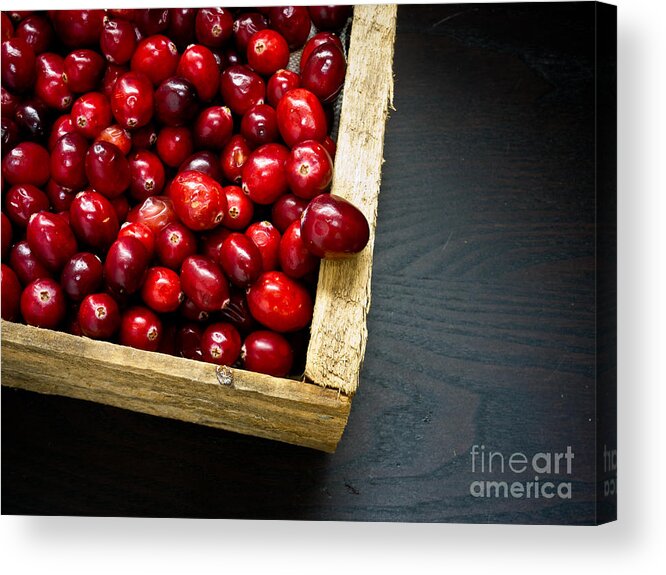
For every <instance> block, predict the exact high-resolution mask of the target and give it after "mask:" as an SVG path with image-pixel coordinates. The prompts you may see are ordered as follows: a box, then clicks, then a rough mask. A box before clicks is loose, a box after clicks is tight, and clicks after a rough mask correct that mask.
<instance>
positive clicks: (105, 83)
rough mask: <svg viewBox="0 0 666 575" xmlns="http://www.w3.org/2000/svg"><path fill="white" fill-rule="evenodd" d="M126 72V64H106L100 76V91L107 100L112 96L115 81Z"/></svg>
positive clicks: (127, 69) (127, 70)
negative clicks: (101, 76)
mask: <svg viewBox="0 0 666 575" xmlns="http://www.w3.org/2000/svg"><path fill="white" fill-rule="evenodd" d="M128 72H129V68H128V67H127V66H119V65H118V64H111V63H109V64H108V65H107V66H106V70H105V71H104V76H103V78H102V93H103V94H104V95H105V96H106V97H107V98H108V99H109V101H111V98H112V97H113V89H114V88H115V87H116V82H117V81H118V79H119V78H121V77H122V76H124V75H125V74H127V73H128ZM148 83H150V82H148Z"/></svg>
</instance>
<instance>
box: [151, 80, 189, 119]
mask: <svg viewBox="0 0 666 575" xmlns="http://www.w3.org/2000/svg"><path fill="white" fill-rule="evenodd" d="M196 112H197V93H196V90H195V88H194V86H193V84H192V83H191V82H190V81H189V80H186V79H185V78H182V77H180V76H173V77H171V78H167V79H166V80H164V81H163V82H162V83H161V84H160V85H159V87H158V88H157V90H156V91H155V117H156V118H157V119H158V120H159V121H160V122H162V123H163V124H165V125H167V126H182V125H184V124H187V123H188V122H189V121H190V120H191V119H192V118H193V117H194V115H195V114H196Z"/></svg>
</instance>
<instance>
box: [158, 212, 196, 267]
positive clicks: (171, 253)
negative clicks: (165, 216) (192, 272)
mask: <svg viewBox="0 0 666 575" xmlns="http://www.w3.org/2000/svg"><path fill="white" fill-rule="evenodd" d="M196 251H197V239H196V236H195V235H194V233H193V232H192V230H190V229H189V228H187V227H186V226H184V225H183V224H181V223H180V222H171V223H170V224H169V225H167V226H165V227H164V228H163V229H162V230H161V231H160V232H159V234H157V237H156V238H155V252H156V254H157V259H158V260H159V261H160V262H161V263H162V264H163V265H165V266H167V267H169V268H171V269H173V270H179V269H180V266H181V265H182V264H183V261H185V258H187V257H188V256H191V255H194V254H195V253H196Z"/></svg>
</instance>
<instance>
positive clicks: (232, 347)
mask: <svg viewBox="0 0 666 575" xmlns="http://www.w3.org/2000/svg"><path fill="white" fill-rule="evenodd" d="M240 351H241V338H240V335H239V333H238V330H237V329H236V328H235V327H234V326H233V325H231V324H230V323H222V322H218V323H214V324H211V325H209V326H208V327H207V328H206V330H205V331H204V332H203V335H202V336H201V352H202V355H203V360H204V361H207V362H209V363H215V364H217V365H233V364H234V363H235V362H236V360H237V359H238V356H239V355H240Z"/></svg>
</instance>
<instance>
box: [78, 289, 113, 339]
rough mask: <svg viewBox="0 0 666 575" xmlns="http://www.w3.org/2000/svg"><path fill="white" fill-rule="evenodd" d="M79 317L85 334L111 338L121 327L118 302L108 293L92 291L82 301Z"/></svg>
mask: <svg viewBox="0 0 666 575" xmlns="http://www.w3.org/2000/svg"><path fill="white" fill-rule="evenodd" d="M77 319H78V323H79V327H80V329H81V333H82V334H83V335H85V336H87V337H91V338H93V339H111V338H112V337H113V336H114V335H115V333H116V332H117V331H118V328H119V327H120V310H119V308H118V303H117V302H116V300H115V299H113V298H112V297H111V296H110V295H109V294H107V293H91V294H89V295H86V296H85V298H84V299H83V301H82V302H81V305H80V306H79V311H78V314H77Z"/></svg>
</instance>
